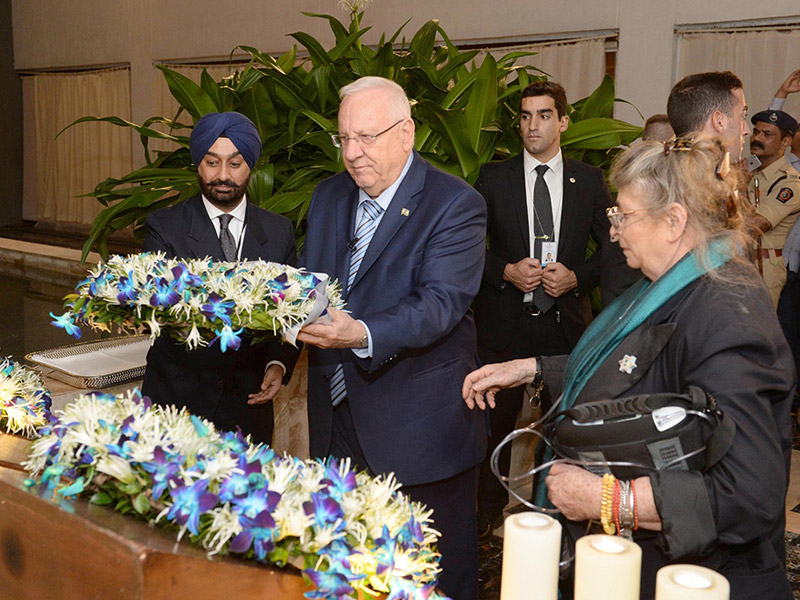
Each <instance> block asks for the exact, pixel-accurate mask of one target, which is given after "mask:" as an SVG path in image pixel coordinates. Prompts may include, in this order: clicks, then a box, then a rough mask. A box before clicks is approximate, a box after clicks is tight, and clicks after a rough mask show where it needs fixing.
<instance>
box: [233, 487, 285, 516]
mask: <svg viewBox="0 0 800 600" xmlns="http://www.w3.org/2000/svg"><path fill="white" fill-rule="evenodd" d="M280 499H281V495H280V494H279V493H278V492H271V491H269V490H266V489H261V490H255V491H253V492H251V493H249V494H247V495H245V496H237V497H235V498H233V500H232V502H233V504H234V506H235V507H236V512H238V513H240V514H242V515H244V516H246V517H250V518H253V517H255V516H256V515H259V514H261V513H262V512H264V511H266V512H269V513H270V514H272V511H273V510H275V507H276V506H278V502H280Z"/></svg>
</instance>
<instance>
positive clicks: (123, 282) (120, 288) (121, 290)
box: [117, 271, 139, 305]
mask: <svg viewBox="0 0 800 600" xmlns="http://www.w3.org/2000/svg"><path fill="white" fill-rule="evenodd" d="M138 297H139V290H138V289H137V288H136V284H135V282H134V279H133V271H128V276H127V277H125V276H124V275H123V276H122V277H120V278H119V283H118V284H117V302H119V303H120V304H123V305H124V304H127V303H128V301H129V300H136V299H137V298H138Z"/></svg>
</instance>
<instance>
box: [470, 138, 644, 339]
mask: <svg viewBox="0 0 800 600" xmlns="http://www.w3.org/2000/svg"><path fill="white" fill-rule="evenodd" d="M475 188H476V189H477V190H478V191H479V192H480V193H481V194H482V195H483V197H484V199H485V200H486V206H487V209H488V225H487V237H488V241H489V243H488V251H487V253H486V264H485V266H484V269H483V281H482V283H481V289H480V292H479V293H478V297H477V299H476V302H475V320H476V322H477V325H478V344H479V345H480V346H482V347H488V348H491V349H492V350H496V351H501V350H503V349H504V348H505V347H506V346H508V344H509V341H510V339H511V336H512V335H513V333H514V331H515V323H516V322H517V320H518V319H519V317H520V313H521V305H522V298H523V293H522V292H521V291H520V290H518V289H517V288H516V287H515V286H514V285H513V284H512V283H510V282H508V281H505V280H504V279H503V269H505V266H506V265H507V264H508V263H515V262H518V261H520V260H522V259H523V258H525V257H526V256H530V238H529V232H528V212H527V207H526V199H525V168H524V165H523V156H522V155H521V154H520V155H518V156H515V157H513V158H510V159H508V160H506V161H503V162H500V163H491V164H487V165H485V166H484V167H483V168H482V169H481V173H480V176H479V177H478V181H477V182H476V184H475ZM610 205H611V197H610V195H609V193H608V188H607V187H606V185H605V181H604V180H603V172H602V171H601V170H600V169H597V168H595V167H591V166H589V165H586V164H584V163H582V162H580V161H577V160H572V159H569V158H564V194H563V200H562V210H561V228H560V235H559V240H558V262H560V263H562V264H563V265H564V266H566V267H567V268H568V269H571V270H572V271H574V272H575V275H576V277H577V279H578V287H577V288H575V289H574V290H571V291H569V292H567V293H566V294H564V295H563V296H561V297H559V298H557V299H556V307H557V308H558V310H559V311H560V313H561V325H562V327H563V328H564V334H565V336H566V339H567V341H568V342H569V344H570V346H574V345H575V343H576V342H577V341H578V339H579V338H580V336H581V334H582V333H583V332H584V330H585V329H586V326H587V325H588V324H589V322H590V321H591V319H592V313H591V307H590V304H589V298H588V296H587V294H588V293H589V292H590V291H591V290H592V289H593V288H594V287H595V286H597V285H598V284H601V285H602V289H603V303H604V304H608V303H609V302H610V301H611V300H613V299H614V298H616V297H617V296H618V295H619V294H620V292H622V291H623V290H624V289H625V288H627V287H628V286H629V285H630V284H631V283H633V281H635V280H636V279H638V278H639V277H641V274H640V273H639V271H634V270H633V269H630V268H629V267H628V266H627V265H626V264H625V257H624V256H623V254H622V252H621V251H620V249H619V247H618V245H617V244H613V243H611V241H610V239H609V223H608V218H607V217H606V214H605V211H606V208H608V207H609V206H610ZM590 238H592V239H594V241H595V242H596V243H597V246H598V251H597V252H595V253H594V254H593V255H592V257H591V258H590V259H589V260H587V259H586V246H587V244H588V243H589V239H590Z"/></svg>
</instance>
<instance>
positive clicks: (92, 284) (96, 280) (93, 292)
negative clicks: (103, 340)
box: [75, 273, 108, 298]
mask: <svg viewBox="0 0 800 600" xmlns="http://www.w3.org/2000/svg"><path fill="white" fill-rule="evenodd" d="M106 279H108V273H100V275H98V276H97V277H87V278H86V279H84V280H83V281H81V282H79V283H78V285H77V286H75V289H80V288H82V287H87V286H88V287H89V293H88V294H87V295H88V296H89V297H91V298H94V297H95V296H97V287H98V286H102V285H105V283H106Z"/></svg>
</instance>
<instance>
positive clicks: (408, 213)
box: [400, 208, 411, 217]
mask: <svg viewBox="0 0 800 600" xmlns="http://www.w3.org/2000/svg"><path fill="white" fill-rule="evenodd" d="M400 214H401V215H403V216H404V217H407V216H408V215H410V214H411V212H410V211H409V210H408V209H407V208H401V209H400Z"/></svg>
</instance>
